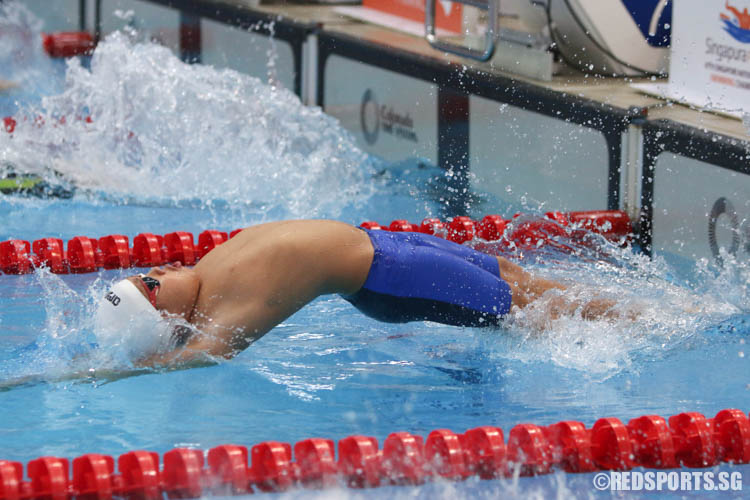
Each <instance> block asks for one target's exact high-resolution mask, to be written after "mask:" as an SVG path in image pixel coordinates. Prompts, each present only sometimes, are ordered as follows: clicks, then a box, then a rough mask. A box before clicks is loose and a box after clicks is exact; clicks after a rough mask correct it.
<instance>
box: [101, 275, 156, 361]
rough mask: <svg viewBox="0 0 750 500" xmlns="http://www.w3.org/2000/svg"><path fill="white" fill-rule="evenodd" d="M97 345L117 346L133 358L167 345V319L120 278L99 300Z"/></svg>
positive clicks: (136, 290)
mask: <svg viewBox="0 0 750 500" xmlns="http://www.w3.org/2000/svg"><path fill="white" fill-rule="evenodd" d="M94 328H95V334H96V339H97V342H98V344H99V347H101V348H104V349H111V348H113V347H119V349H122V350H124V352H125V353H126V354H127V356H128V358H130V359H131V360H136V359H138V358H143V357H145V356H148V355H151V354H155V353H157V352H159V351H160V350H162V349H164V348H166V347H168V346H169V341H170V336H171V335H170V331H171V328H170V326H169V322H167V321H166V320H165V319H164V318H162V317H161V314H159V312H158V311H157V310H156V309H155V308H154V307H153V306H152V305H151V303H150V302H149V301H148V299H147V298H146V297H144V296H143V294H142V293H141V292H140V290H138V287H136V286H135V284H133V282H131V281H130V280H122V281H119V282H117V283H115V285H114V286H113V287H112V289H111V290H110V291H109V292H107V295H105V296H104V298H102V299H101V300H100V301H99V307H98V308H97V311H96V316H95V318H94Z"/></svg>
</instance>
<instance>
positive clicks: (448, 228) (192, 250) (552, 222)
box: [0, 210, 632, 274]
mask: <svg viewBox="0 0 750 500" xmlns="http://www.w3.org/2000/svg"><path fill="white" fill-rule="evenodd" d="M361 227H366V228H370V229H382V230H387V231H415V232H422V233H427V234H434V235H435V236H439V237H443V238H446V239H448V240H450V241H454V242H456V243H461V244H464V243H467V242H470V243H471V244H472V246H474V248H476V249H477V250H479V251H485V252H487V253H497V252H498V251H502V250H503V249H506V248H509V249H521V250H523V249H534V248H540V247H542V246H544V245H552V246H555V247H556V248H559V249H562V250H572V249H573V247H574V246H575V245H573V244H586V242H587V239H588V238H589V237H590V236H591V235H599V236H602V237H604V238H606V239H607V240H610V241H613V242H616V243H621V244H624V243H625V242H627V241H628V240H629V238H630V236H631V234H632V226H631V223H630V219H628V216H627V214H625V212H622V211H619V210H595V211H586V212H569V213H561V212H548V213H547V214H545V215H544V216H534V217H530V216H524V215H519V214H517V215H516V216H514V217H513V218H511V219H503V218H502V217H500V216H499V215H487V216H485V217H484V218H482V220H480V221H475V220H473V219H471V218H470V217H464V216H462V217H455V218H453V219H452V220H450V221H441V220H440V219H437V218H427V219H425V220H423V221H422V222H421V224H419V225H417V224H413V223H410V222H409V221H407V220H404V219H398V220H394V221H392V222H391V223H390V225H388V226H380V225H379V224H378V223H377V222H373V221H366V222H363V223H362V224H361ZM240 231H241V229H235V230H234V231H232V232H230V233H227V232H224V231H218V230H206V231H203V232H202V233H200V234H199V235H198V240H197V243H196V242H195V237H194V235H193V234H192V233H190V232H187V231H175V232H172V233H168V234H165V235H157V234H153V233H140V234H138V235H136V236H135V237H134V238H133V240H132V241H133V244H132V246H131V245H130V239H129V238H128V236H126V235H122V234H111V235H107V236H103V237H100V238H90V237H87V236H76V237H74V238H72V239H70V240H69V241H68V242H67V245H65V244H64V242H63V240H62V239H60V238H41V239H38V240H35V241H33V242H29V241H26V240H19V239H11V240H7V241H4V242H1V243H0V272H2V273H4V274H27V273H31V272H33V271H34V269H35V268H36V267H40V266H46V267H48V268H49V269H50V271H52V272H53V273H56V274H67V273H74V274H80V273H90V272H96V271H98V270H99V269H125V268H130V267H152V266H159V265H162V264H165V263H168V262H177V261H179V262H181V263H182V264H184V265H194V264H195V263H196V262H198V260H200V259H201V258H203V256H204V255H206V254H207V253H208V252H210V251H211V250H212V249H214V248H215V247H217V246H218V245H221V244H222V243H224V242H225V241H227V240H228V239H229V238H232V237H233V236H234V235H236V234H237V233H238V232H240Z"/></svg>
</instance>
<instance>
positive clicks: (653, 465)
mask: <svg viewBox="0 0 750 500" xmlns="http://www.w3.org/2000/svg"><path fill="white" fill-rule="evenodd" d="M337 450H338V459H337V458H336V456H337V453H336V451H337ZM292 451H293V453H292ZM248 458H249V462H250V463H249V466H248ZM748 462H750V421H749V420H748V416H747V415H746V414H745V413H743V412H742V411H741V410H737V409H726V410H721V411H720V412H719V413H717V414H716V416H715V417H714V418H706V417H705V416H704V415H702V414H700V413H695V412H691V413H680V414H679V415H674V416H671V417H669V419H664V418H663V417H660V416H658V415H644V416H642V417H638V418H634V419H632V420H630V421H629V422H628V424H627V425H625V424H623V423H622V422H621V421H620V420H619V419H617V418H601V419H599V420H597V421H596V422H595V423H594V425H593V426H592V427H591V428H590V429H587V428H586V427H585V425H584V424H583V423H581V422H576V421H563V422H558V423H556V424H552V425H549V426H538V425H534V424H519V425H516V426H515V427H513V428H512V429H511V430H510V432H509V433H508V439H507V442H506V441H505V437H504V434H503V431H502V429H500V428H498V427H492V426H483V427H477V428H474V429H470V430H467V431H466V432H465V433H463V434H455V433H454V432H452V431H450V430H448V429H438V430H434V431H432V432H430V434H429V435H428V436H427V439H426V440H424V439H423V438H422V436H419V435H414V434H410V433H408V432H394V433H392V434H390V435H389V436H388V437H387V438H386V439H385V441H384V442H383V447H382V449H381V448H380V447H379V445H378V441H377V439H375V438H374V437H369V436H362V435H356V436H349V437H347V438H344V439H342V440H340V441H339V442H338V447H336V446H335V443H334V442H333V440H331V439H324V438H311V439H305V440H303V441H300V442H298V443H296V444H295V445H294V447H292V446H291V445H290V444H289V443H282V442H278V441H265V442H262V443H259V444H256V445H254V446H252V448H251V449H250V450H249V453H248V449H247V447H245V446H240V445H233V444H225V445H221V446H217V447H215V448H211V449H210V450H208V452H207V453H204V451H203V450H199V449H191V448H175V449H173V450H170V451H168V452H166V453H165V454H164V455H163V457H162V465H161V467H160V465H159V455H158V454H157V453H154V452H150V451H143V450H138V451H130V452H128V453H125V454H123V455H120V456H119V458H118V459H117V470H118V472H117V473H115V459H114V458H113V457H111V456H108V455H100V454H86V455H82V456H80V457H77V458H75V459H73V468H72V469H73V470H72V472H73V474H72V478H71V476H70V462H69V461H68V459H66V458H59V457H49V456H46V457H40V458H37V459H35V460H31V461H30V462H28V464H27V465H26V476H27V479H24V476H23V469H24V468H23V465H22V464H21V463H20V462H12V461H7V460H0V500H31V499H34V498H52V499H56V500H68V499H73V498H75V499H86V500H110V499H111V498H113V497H124V498H141V499H144V500H158V499H161V498H163V495H164V494H166V495H167V497H168V498H199V497H201V496H205V495H229V494H235V495H242V494H248V493H254V492H269V491H285V490H289V489H292V488H300V487H301V488H325V487H333V486H347V487H350V488H371V487H377V486H382V485H418V484H423V483H425V482H427V481H430V480H435V479H439V478H442V479H447V480H453V481H461V480H464V479H466V478H468V477H472V476H477V477H479V478H481V479H497V478H502V477H509V476H513V475H514V474H516V473H518V474H520V475H521V476H536V475H542V474H548V473H550V472H552V471H553V470H555V469H561V470H564V471H566V472H569V473H581V472H595V471H602V470H619V471H625V470H630V469H633V468H635V467H645V468H648V469H674V468H679V467H689V468H706V467H713V466H715V465H717V464H719V463H731V464H747V463H748Z"/></svg>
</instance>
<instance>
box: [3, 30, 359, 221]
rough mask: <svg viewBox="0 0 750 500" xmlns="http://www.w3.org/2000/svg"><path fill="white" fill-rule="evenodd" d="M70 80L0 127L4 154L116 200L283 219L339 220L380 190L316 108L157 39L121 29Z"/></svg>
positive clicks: (71, 69) (75, 66)
mask: <svg viewBox="0 0 750 500" xmlns="http://www.w3.org/2000/svg"><path fill="white" fill-rule="evenodd" d="M65 86H66V88H65V91H64V92H62V93H61V94H59V95H56V96H51V97H46V98H44V99H43V100H42V105H41V108H40V109H30V110H28V111H27V112H26V113H25V116H22V117H17V118H18V126H17V127H16V131H15V133H14V134H12V136H8V135H7V134H2V135H0V160H5V161H7V162H10V163H12V164H14V165H17V166H22V167H23V170H24V171H35V172H38V173H41V174H43V175H46V176H50V175H51V173H50V172H52V171H55V172H58V173H59V174H62V176H63V177H64V178H66V179H67V180H68V181H70V182H72V183H73V184H75V185H76V186H78V187H79V188H83V189H88V190H94V191H99V192H104V193H106V194H107V195H110V197H111V198H113V199H118V200H121V199H123V198H125V199H127V198H128V197H134V196H135V197H138V198H140V199H143V198H145V199H149V198H155V199H159V200H173V201H181V200H195V199H198V200H204V201H206V202H208V203H210V202H211V200H214V201H216V200H222V201H226V202H228V203H229V204H233V205H235V204H239V205H241V206H247V205H253V206H260V207H265V208H267V209H268V210H271V209H277V210H280V211H281V214H280V215H281V216H286V217H299V216H316V215H319V214H326V215H327V216H331V217H333V216H336V215H337V214H338V213H339V212H340V211H341V210H342V209H343V207H345V206H347V205H348V204H351V203H355V202H362V201H364V200H366V199H367V197H368V194H369V193H370V190H371V189H372V188H371V187H368V186H371V184H372V183H369V182H366V177H367V173H368V172H369V170H368V165H369V161H370V160H369V159H368V156H367V155H365V154H364V153H363V152H361V151H360V150H359V149H358V148H357V146H356V145H355V143H354V140H353V139H352V137H351V136H350V135H349V134H348V133H347V132H346V131H345V130H344V129H343V128H342V127H340V126H339V124H338V122H337V121H336V120H335V119H333V118H331V117H330V116H327V115H326V114H324V113H323V112H322V111H321V110H320V109H319V108H311V107H306V106H303V105H302V104H301V102H300V101H299V99H298V98H297V96H296V95H294V94H293V93H291V92H289V91H287V90H285V89H282V88H278V87H271V86H268V85H265V84H263V83H262V82H261V81H260V80H258V79H256V78H253V77H249V76H247V75H243V74H241V73H238V72H235V71H232V70H216V69H214V68H212V67H210V66H202V65H187V64H185V63H183V62H181V61H180V60H179V59H178V58H177V57H175V56H174V54H172V53H171V52H170V51H169V50H168V49H167V48H164V47H161V46H159V45H156V44H154V43H135V42H133V41H131V40H130V39H129V38H128V37H127V36H126V35H124V34H122V33H115V34H114V35H112V36H111V37H109V38H108V39H107V40H106V41H104V42H102V43H101V44H100V45H99V47H98V48H97V50H96V52H95V54H94V56H93V58H92V61H91V69H90V70H89V69H86V68H85V67H83V65H82V64H81V63H80V61H78V60H76V59H74V60H70V61H69V62H68V67H67V74H66V84H65ZM87 117H90V119H88V120H87V119H86V118H87Z"/></svg>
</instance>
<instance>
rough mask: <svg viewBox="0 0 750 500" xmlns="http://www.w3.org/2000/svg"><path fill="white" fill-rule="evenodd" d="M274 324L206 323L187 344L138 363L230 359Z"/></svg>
mask: <svg viewBox="0 0 750 500" xmlns="http://www.w3.org/2000/svg"><path fill="white" fill-rule="evenodd" d="M272 327H273V325H271V327H269V328H267V329H263V330H262V331H261V330H260V329H258V328H256V329H253V330H251V331H250V332H249V333H248V329H247V328H228V327H222V326H214V327H203V328H201V330H200V331H198V332H197V333H196V334H194V336H193V337H192V338H191V339H190V340H188V341H187V343H185V345H183V346H180V347H177V348H176V349H174V350H172V351H170V352H167V353H159V354H156V355H153V356H149V357H147V358H144V359H141V360H139V361H138V362H137V363H136V364H137V365H138V366H149V367H152V366H182V365H202V364H206V363H214V362H216V360H217V358H224V359H231V358H233V357H234V356H236V355H237V354H239V353H240V352H242V351H244V350H245V349H246V348H247V347H248V346H249V345H250V344H251V343H252V342H253V341H255V340H257V339H258V338H260V337H262V336H263V334H265V333H266V332H267V331H268V330H270V329H271V328H272Z"/></svg>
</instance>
